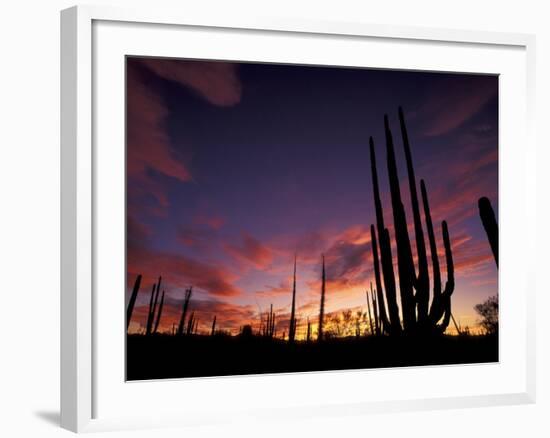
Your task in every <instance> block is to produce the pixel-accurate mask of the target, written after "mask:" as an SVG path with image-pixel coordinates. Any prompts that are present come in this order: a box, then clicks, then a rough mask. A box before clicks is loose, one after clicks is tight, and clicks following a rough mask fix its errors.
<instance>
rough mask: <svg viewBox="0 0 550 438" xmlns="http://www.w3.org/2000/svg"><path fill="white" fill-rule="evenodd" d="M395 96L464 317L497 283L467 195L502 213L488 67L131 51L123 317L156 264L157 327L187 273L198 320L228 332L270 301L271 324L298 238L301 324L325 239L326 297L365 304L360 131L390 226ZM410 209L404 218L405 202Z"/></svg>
mask: <svg viewBox="0 0 550 438" xmlns="http://www.w3.org/2000/svg"><path fill="white" fill-rule="evenodd" d="M399 105H401V106H402V107H403V109H404V112H405V118H406V121H407V126H408V131H409V138H410V143H411V148H412V154H413V161H414V165H415V171H416V177H417V182H418V183H419V182H420V179H421V178H423V179H424V180H425V182H426V186H427V190H428V195H429V197H430V204H431V210H432V218H433V220H434V225H435V226H436V238H437V241H438V246H439V248H440V251H443V243H442V238H441V230H440V225H441V221H442V220H447V222H448V225H449V233H450V237H451V245H452V249H453V255H454V261H455V270H456V273H455V276H456V288H455V291H454V294H453V300H452V306H453V315H454V316H455V319H456V320H457V321H458V322H459V323H460V324H461V325H462V326H466V325H468V326H470V327H471V328H474V327H475V325H476V320H477V316H476V315H475V312H474V310H473V306H474V305H475V304H477V303H479V302H482V301H483V300H485V299H486V298H488V297H489V296H491V295H495V294H496V293H497V287H498V284H497V270H496V266H495V263H494V260H493V257H492V254H491V249H490V247H489V244H488V242H487V238H486V235H485V232H484V230H483V227H482V224H481V221H480V219H479V216H478V209H477V200H478V198H480V197H481V196H487V197H488V198H489V199H490V200H491V202H492V204H493V208H494V209H495V211H496V212H497V217H498V197H497V195H498V78H497V77H495V76H481V75H462V74H442V73H423V72H405V71H388V70H367V69H355V68H330V67H317V66H292V65H289V66H286V65H273V64H245V63H227V62H202V61H179V60H166V59H145V58H141V59H138V58H128V60H127V212H128V217H127V262H128V278H127V290H126V296H127V297H128V296H129V294H130V293H131V289H132V286H133V284H134V281H135V278H136V276H137V275H138V274H142V275H143V281H142V287H141V290H140V294H139V297H138V301H137V304H136V309H135V311H134V316H133V320H132V324H131V327H130V330H131V331H136V330H139V329H140V324H142V325H144V324H145V318H146V316H145V315H146V313H147V307H148V302H149V297H150V292H151V287H152V284H153V283H154V282H155V281H156V280H157V278H158V276H159V275H162V279H163V283H162V288H161V290H162V289H164V290H165V291H166V300H165V306H164V312H163V317H162V321H161V331H164V330H171V327H172V323H174V322H177V321H178V320H179V315H180V312H181V301H182V299H183V296H184V292H185V288H186V287H189V286H191V285H192V286H193V298H192V300H191V309H190V310H191V311H195V312H196V313H195V315H196V316H197V317H198V319H199V331H205V332H206V331H207V330H209V328H210V325H211V322H212V318H213V316H214V315H216V316H217V325H218V327H219V328H221V329H226V330H231V331H233V333H236V331H237V330H238V328H239V326H241V325H243V324H249V323H251V324H254V325H255V327H257V324H258V322H259V319H258V313H259V311H260V309H261V310H262V311H263V312H265V311H267V310H268V309H269V305H270V304H271V303H272V304H273V306H274V309H275V311H276V312H277V316H278V327H277V329H278V330H279V331H280V332H282V331H283V330H285V328H286V327H287V326H288V318H289V313H290V303H291V292H292V269H293V261H294V254H296V255H297V316H298V318H299V329H298V334H297V336H298V337H300V336H303V334H301V330H303V324H304V323H305V321H306V318H307V317H309V318H310V319H311V320H312V322H314V323H316V322H317V318H318V313H319V299H320V272H321V254H325V257H326V269H327V281H328V283H327V296H326V309H327V310H326V311H327V312H328V313H330V312H335V311H341V310H343V309H348V308H353V309H361V308H362V309H363V310H366V299H365V290H366V289H367V288H368V287H369V284H370V282H371V281H373V283H374V274H373V261H372V253H371V251H372V250H371V245H370V225H371V223H375V215H374V203H373V197H372V184H371V172H370V160H369V150H368V139H369V136H373V138H374V142H375V147H376V151H377V159H378V173H379V179H380V184H381V191H382V198H383V202H384V214H385V217H386V224H387V225H388V226H389V228H390V233H393V231H392V227H391V225H392V223H393V219H392V216H391V214H392V213H391V206H390V203H389V188H388V179H387V171H386V162H385V140H384V124H383V117H384V114H388V116H389V119H390V126H391V128H392V132H393V136H394V141H395V146H396V154H397V160H398V165H399V171H400V178H401V187H402V190H401V194H402V196H403V199H404V202H405V203H408V200H409V190H408V185H407V180H406V178H407V174H406V169H405V165H404V164H405V163H404V161H405V160H404V154H403V149H402V143H401V135H400V131H399V124H398V119H397V108H398V106H399ZM406 211H407V220H408V222H409V224H412V213H411V209H410V206H409V205H406ZM410 237H411V241H412V242H413V250H414V248H415V247H414V234H413V233H410ZM392 240H393V234H392ZM426 245H427V242H426ZM427 246H428V245H427ZM394 256H395V251H394ZM441 263H442V267H443V268H444V267H445V263H444V258H441ZM445 278H446V276H445V275H444V279H445ZM450 329H452V327H450Z"/></svg>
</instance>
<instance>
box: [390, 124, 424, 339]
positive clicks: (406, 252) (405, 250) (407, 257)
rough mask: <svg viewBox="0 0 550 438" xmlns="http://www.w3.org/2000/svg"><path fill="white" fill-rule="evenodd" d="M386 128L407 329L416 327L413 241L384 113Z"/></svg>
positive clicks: (399, 269) (391, 138) (402, 302)
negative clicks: (411, 240) (410, 235)
mask: <svg viewBox="0 0 550 438" xmlns="http://www.w3.org/2000/svg"><path fill="white" fill-rule="evenodd" d="M384 129H385V133H386V157H387V167H388V178H389V183H390V195H391V203H392V213H393V226H394V230H395V242H396V246H397V271H398V274H399V291H400V294H401V313H402V316H403V326H404V327H405V330H406V331H411V330H413V329H414V326H415V323H416V312H415V303H414V296H413V277H414V273H413V272H412V271H411V267H413V266H414V264H413V263H414V262H413V258H412V250H411V243H410V240H409V232H408V227H407V218H406V215H405V208H404V207H403V202H402V200H401V189H400V187H399V176H398V173H397V164H396V160H395V150H394V147H393V137H392V133H391V130H390V127H389V122H388V116H387V115H384Z"/></svg>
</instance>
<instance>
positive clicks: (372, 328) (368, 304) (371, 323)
mask: <svg viewBox="0 0 550 438" xmlns="http://www.w3.org/2000/svg"><path fill="white" fill-rule="evenodd" d="M365 294H366V295H367V312H368V315H369V327H370V333H371V335H374V332H375V329H374V324H373V322H372V313H371V310H370V305H371V300H370V296H369V291H368V290H367V291H365Z"/></svg>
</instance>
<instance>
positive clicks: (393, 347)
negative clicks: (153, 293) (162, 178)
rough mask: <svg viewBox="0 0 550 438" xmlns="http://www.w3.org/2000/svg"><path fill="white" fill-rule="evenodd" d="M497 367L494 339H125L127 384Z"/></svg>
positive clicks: (496, 344) (143, 337) (442, 337)
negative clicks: (420, 367) (490, 364)
mask: <svg viewBox="0 0 550 438" xmlns="http://www.w3.org/2000/svg"><path fill="white" fill-rule="evenodd" d="M496 361H498V338H497V337H496V336H460V337H458V336H441V337H435V338H389V337H366V338H346V339H333V340H327V341H325V342H323V343H321V344H318V343H316V342H312V343H309V344H308V343H305V342H297V343H295V344H294V345H291V344H289V343H288V342H283V341H281V340H272V339H265V338H261V337H252V338H246V339H245V338H239V337H227V336H213V337H212V336H200V335H193V336H182V337H177V336H166V335H154V336H149V337H147V336H141V335H128V337H127V380H147V379H163V378H178V377H206V376H226V375H242V374H263V373H284V372H303V371H327V370H344V369H360V368H382V367H403V366H418V365H443V364H466V363H486V362H496Z"/></svg>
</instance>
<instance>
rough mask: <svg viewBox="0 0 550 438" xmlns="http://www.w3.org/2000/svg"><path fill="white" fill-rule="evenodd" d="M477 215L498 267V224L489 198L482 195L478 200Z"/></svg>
mask: <svg viewBox="0 0 550 438" xmlns="http://www.w3.org/2000/svg"><path fill="white" fill-rule="evenodd" d="M478 207H479V217H480V218H481V222H482V223H483V228H485V233H487V239H489V245H491V251H493V257H494V258H495V263H496V264H497V267H498V224H497V219H496V217H495V212H494V210H493V207H492V206H491V201H489V198H486V197H483V198H480V199H479V201H478Z"/></svg>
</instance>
